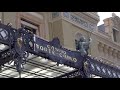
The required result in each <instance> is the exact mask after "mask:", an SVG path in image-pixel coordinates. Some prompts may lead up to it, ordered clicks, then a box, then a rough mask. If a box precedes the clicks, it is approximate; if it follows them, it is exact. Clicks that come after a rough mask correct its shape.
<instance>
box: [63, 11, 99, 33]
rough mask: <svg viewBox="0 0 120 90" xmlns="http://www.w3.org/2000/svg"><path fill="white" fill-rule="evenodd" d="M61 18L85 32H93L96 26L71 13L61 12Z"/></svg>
mask: <svg viewBox="0 0 120 90" xmlns="http://www.w3.org/2000/svg"><path fill="white" fill-rule="evenodd" d="M62 18H63V19H64V20H66V21H68V22H70V23H72V24H74V25H76V26H78V27H80V28H83V29H85V30H87V31H90V32H91V31H95V30H96V29H97V25H96V24H94V23H92V22H90V21H88V20H86V19H85V18H82V17H80V16H79V15H77V14H75V13H72V12H62Z"/></svg>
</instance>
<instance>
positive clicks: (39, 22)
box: [16, 12, 46, 38]
mask: <svg viewBox="0 0 120 90" xmlns="http://www.w3.org/2000/svg"><path fill="white" fill-rule="evenodd" d="M16 17H17V19H16V23H17V29H18V28H20V27H21V19H24V20H26V21H28V22H32V23H33V24H35V25H37V26H38V30H37V31H36V35H37V36H40V37H43V38H45V37H46V35H45V32H46V31H45V27H44V26H45V23H44V19H40V18H38V17H36V16H34V15H32V14H30V13H27V12H17V14H16Z"/></svg>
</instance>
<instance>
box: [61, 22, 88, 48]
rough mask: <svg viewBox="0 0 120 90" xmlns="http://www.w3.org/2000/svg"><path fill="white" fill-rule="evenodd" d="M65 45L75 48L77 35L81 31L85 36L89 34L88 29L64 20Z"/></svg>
mask: <svg viewBox="0 0 120 90" xmlns="http://www.w3.org/2000/svg"><path fill="white" fill-rule="evenodd" d="M62 25H63V38H64V47H66V48H69V49H71V50H75V35H76V34H77V33H81V34H82V35H84V36H85V37H87V36H88V34H87V31H85V30H83V29H82V28H79V27H77V26H75V25H73V24H71V23H69V22H67V21H65V20H62Z"/></svg>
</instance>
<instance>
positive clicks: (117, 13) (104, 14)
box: [98, 12, 120, 26]
mask: <svg viewBox="0 0 120 90" xmlns="http://www.w3.org/2000/svg"><path fill="white" fill-rule="evenodd" d="M112 13H113V12H98V15H99V16H100V21H99V22H98V26H99V25H101V24H103V20H104V19H105V18H109V17H112ZM114 13H115V14H116V15H117V16H119V17H120V12H114Z"/></svg>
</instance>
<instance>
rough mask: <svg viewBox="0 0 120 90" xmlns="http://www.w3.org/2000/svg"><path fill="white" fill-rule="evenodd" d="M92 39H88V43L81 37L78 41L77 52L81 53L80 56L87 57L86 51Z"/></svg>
mask: <svg viewBox="0 0 120 90" xmlns="http://www.w3.org/2000/svg"><path fill="white" fill-rule="evenodd" d="M91 41H92V39H91V38H90V39H89V41H87V40H86V39H85V37H84V36H82V37H81V38H80V39H79V41H78V47H79V50H78V51H79V52H81V55H82V56H85V55H88V49H89V45H90V43H91Z"/></svg>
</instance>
